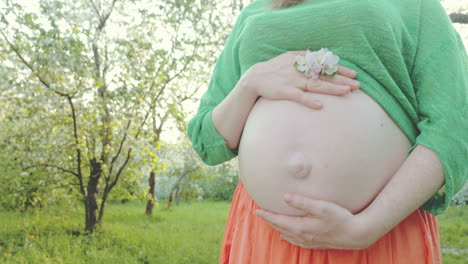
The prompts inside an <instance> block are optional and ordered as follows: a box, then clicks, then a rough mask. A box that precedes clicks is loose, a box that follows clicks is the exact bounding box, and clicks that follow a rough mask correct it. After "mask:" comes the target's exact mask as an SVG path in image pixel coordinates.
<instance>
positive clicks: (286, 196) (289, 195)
mask: <svg viewBox="0 0 468 264" xmlns="http://www.w3.org/2000/svg"><path fill="white" fill-rule="evenodd" d="M284 200H285V201H287V202H291V201H292V200H293V196H292V195H291V194H290V193H285V194H284Z"/></svg>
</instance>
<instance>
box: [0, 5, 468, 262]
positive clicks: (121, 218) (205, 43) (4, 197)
mask: <svg viewBox="0 0 468 264" xmlns="http://www.w3.org/2000/svg"><path fill="white" fill-rule="evenodd" d="M250 2H251V1H249V0H171V1H168V0H153V1H151V0H76V1H74V0H73V1H72V0H39V1H38V0H1V1H0V169H1V170H0V262H1V263H103V262H108V261H109V262H111V263H217V259H218V254H219V252H218V251H219V247H220V244H221V238H222V233H223V229H224V225H225V222H226V217H227V213H228V210H229V203H230V200H231V198H232V194H233V191H234V188H235V186H236V184H237V181H238V175H237V168H236V167H237V161H236V160H233V161H231V162H228V163H225V164H222V165H219V166H216V167H208V166H206V165H204V164H202V163H201V161H200V160H199V159H198V157H197V155H196V154H195V153H194V152H193V150H192V148H191V145H190V142H189V141H188V139H187V137H186V136H185V129H186V124H187V122H188V120H189V119H190V118H191V116H193V115H194V113H195V111H196V108H197V106H198V101H199V99H200V97H201V95H202V94H203V92H204V91H205V90H206V87H207V85H208V82H209V78H210V75H211V72H212V69H213V67H214V64H215V62H216V59H217V57H218V56H219V54H220V52H221V50H222V48H223V45H224V42H225V41H226V38H227V36H228V34H229V32H230V29H231V27H232V25H233V24H234V22H235V20H236V17H237V16H238V15H239V13H240V11H241V10H242V9H243V8H244V7H245V6H246V5H248V4H249V3H250ZM441 3H442V4H443V6H444V8H445V9H446V11H447V14H449V15H450V18H451V19H452V21H453V22H454V27H455V28H456V29H457V31H458V32H459V34H460V36H461V37H462V39H463V40H464V43H465V47H467V49H468V2H467V1H466V0H445V1H441ZM467 203H468V185H467V186H465V188H464V190H462V192H460V193H459V194H458V195H457V197H455V199H454V201H453V207H452V208H450V209H449V210H448V211H447V213H445V214H443V215H441V216H440V217H439V219H440V225H441V237H442V248H443V252H444V253H443V254H444V255H443V256H444V263H468V261H467V259H468V221H467V219H468V206H467Z"/></svg>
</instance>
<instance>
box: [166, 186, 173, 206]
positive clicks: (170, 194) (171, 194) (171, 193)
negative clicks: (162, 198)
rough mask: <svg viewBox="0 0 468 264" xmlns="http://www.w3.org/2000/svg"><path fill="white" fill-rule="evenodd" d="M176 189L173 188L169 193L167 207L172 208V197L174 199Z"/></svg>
mask: <svg viewBox="0 0 468 264" xmlns="http://www.w3.org/2000/svg"><path fill="white" fill-rule="evenodd" d="M174 191H175V189H173V190H172V191H171V192H170V193H169V198H168V199H167V208H171V205H172V199H173V197H174Z"/></svg>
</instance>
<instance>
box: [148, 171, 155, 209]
mask: <svg viewBox="0 0 468 264" xmlns="http://www.w3.org/2000/svg"><path fill="white" fill-rule="evenodd" d="M148 184H149V187H150V189H149V191H148V194H149V197H150V199H148V202H147V203H146V215H147V216H150V215H151V214H152V213H153V207H154V187H155V185H156V173H154V171H151V172H150V177H149V180H148Z"/></svg>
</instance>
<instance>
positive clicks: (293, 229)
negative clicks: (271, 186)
mask: <svg viewBox="0 0 468 264" xmlns="http://www.w3.org/2000/svg"><path fill="white" fill-rule="evenodd" d="M285 201H286V203H287V204H289V205H290V206H292V207H294V208H297V209H299V210H302V211H304V212H306V213H307V215H305V216H288V215H280V214H275V213H272V212H269V211H266V210H257V212H256V214H257V215H258V216H260V217H261V218H262V219H263V220H265V221H266V222H267V223H269V224H270V225H271V226H272V227H273V228H275V229H276V230H278V231H279V232H280V233H281V239H283V240H286V241H288V242H289V243H291V244H293V245H296V246H299V247H302V248H313V249H364V248H367V247H369V246H370V245H371V244H373V243H374V242H375V241H377V240H378V239H379V238H380V236H381V235H383V234H375V232H372V231H371V230H370V228H369V227H368V226H365V222H363V221H361V219H360V217H359V215H353V214H352V213H351V212H350V211H348V210H347V209H346V208H343V207H341V206H339V205H337V204H334V203H332V202H327V201H323V200H314V199H310V198H307V197H304V196H302V195H298V194H286V195H285Z"/></svg>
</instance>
